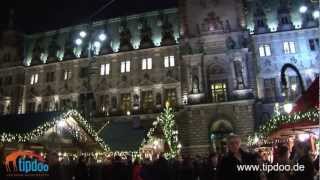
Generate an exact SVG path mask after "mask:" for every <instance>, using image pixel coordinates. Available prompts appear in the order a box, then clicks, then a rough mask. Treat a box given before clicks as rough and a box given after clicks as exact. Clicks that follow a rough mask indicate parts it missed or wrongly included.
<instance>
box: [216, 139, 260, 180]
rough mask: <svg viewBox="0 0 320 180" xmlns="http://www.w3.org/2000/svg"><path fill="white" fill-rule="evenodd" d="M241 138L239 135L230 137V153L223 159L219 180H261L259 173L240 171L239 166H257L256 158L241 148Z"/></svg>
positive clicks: (219, 170)
mask: <svg viewBox="0 0 320 180" xmlns="http://www.w3.org/2000/svg"><path fill="white" fill-rule="evenodd" d="M240 145H241V138H240V136H238V135H234V134H232V135H229V137H228V142H227V146H228V150H229V152H228V153H227V154H226V155H225V156H224V157H223V158H222V160H221V162H220V164H219V167H218V178H219V180H236V179H245V180H259V172H258V171H240V170H239V169H238V166H239V165H257V159H256V156H255V155H253V154H250V153H247V152H245V151H243V150H242V149H241V148H240Z"/></svg>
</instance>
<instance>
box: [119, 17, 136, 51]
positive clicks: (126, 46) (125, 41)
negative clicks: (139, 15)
mask: <svg viewBox="0 0 320 180" xmlns="http://www.w3.org/2000/svg"><path fill="white" fill-rule="evenodd" d="M132 49H133V47H132V44H131V32H130V29H129V28H128V27H127V21H126V20H122V22H121V30H120V51H130V50H132Z"/></svg>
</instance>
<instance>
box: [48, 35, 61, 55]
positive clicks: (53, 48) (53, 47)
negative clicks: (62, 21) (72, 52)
mask: <svg viewBox="0 0 320 180" xmlns="http://www.w3.org/2000/svg"><path fill="white" fill-rule="evenodd" d="M57 38H58V34H55V35H54V36H53V37H52V39H51V42H50V44H49V47H48V57H49V61H50V59H56V58H57V52H58V50H60V47H59V45H58V42H57Z"/></svg>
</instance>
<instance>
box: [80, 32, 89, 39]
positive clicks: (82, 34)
mask: <svg viewBox="0 0 320 180" xmlns="http://www.w3.org/2000/svg"><path fill="white" fill-rule="evenodd" d="M79 35H80V37H82V38H84V37H86V36H87V33H86V32H85V31H81V32H80V33H79Z"/></svg>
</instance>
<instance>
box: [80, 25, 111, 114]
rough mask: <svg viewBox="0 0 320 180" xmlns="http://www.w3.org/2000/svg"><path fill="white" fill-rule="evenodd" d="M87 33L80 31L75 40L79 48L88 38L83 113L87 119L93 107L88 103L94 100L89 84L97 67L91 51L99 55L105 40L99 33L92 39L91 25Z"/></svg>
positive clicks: (102, 34)
mask: <svg viewBox="0 0 320 180" xmlns="http://www.w3.org/2000/svg"><path fill="white" fill-rule="evenodd" d="M88 30H89V31H88V33H87V32H86V31H80V32H79V37H78V38H77V39H76V40H75V44H76V45H77V46H81V45H82V44H83V41H84V39H85V38H86V37H87V36H89V37H88V47H87V50H88V59H89V65H88V72H87V73H88V74H87V77H88V82H87V86H88V87H87V90H88V93H87V94H86V107H85V111H86V115H90V116H89V118H91V115H92V109H91V106H93V104H94V103H93V102H89V101H90V100H89V99H90V98H94V95H93V88H92V86H93V84H92V85H91V84H90V83H92V82H93V80H92V79H91V78H92V76H93V75H96V74H97V67H96V65H95V63H96V61H95V59H94V58H93V56H92V51H93V53H94V55H99V51H100V48H101V44H102V43H103V41H105V40H106V38H107V36H106V35H105V34H104V33H100V34H99V35H98V38H96V37H94V35H93V33H92V23H91V24H89V29H88Z"/></svg>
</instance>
